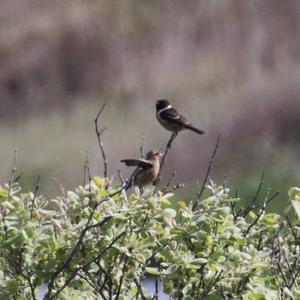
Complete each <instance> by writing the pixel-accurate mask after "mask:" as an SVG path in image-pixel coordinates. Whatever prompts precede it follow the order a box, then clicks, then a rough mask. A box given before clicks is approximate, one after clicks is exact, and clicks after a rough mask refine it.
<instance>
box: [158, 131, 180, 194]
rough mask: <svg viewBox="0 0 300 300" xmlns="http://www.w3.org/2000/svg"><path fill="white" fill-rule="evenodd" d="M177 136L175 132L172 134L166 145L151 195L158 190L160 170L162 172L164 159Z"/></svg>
mask: <svg viewBox="0 0 300 300" xmlns="http://www.w3.org/2000/svg"><path fill="white" fill-rule="evenodd" d="M176 136H177V132H173V133H172V135H171V137H170V139H169V141H168V143H167V146H166V149H165V153H164V155H163V157H162V159H161V162H160V168H159V172H158V175H157V178H156V180H155V182H154V185H155V188H154V191H153V195H155V194H156V191H157V188H158V185H159V182H160V173H161V170H162V167H163V165H164V162H165V159H166V156H167V154H168V153H169V151H170V149H171V146H172V143H173V141H174V140H175V138H176Z"/></svg>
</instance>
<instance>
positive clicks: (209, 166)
mask: <svg viewBox="0 0 300 300" xmlns="http://www.w3.org/2000/svg"><path fill="white" fill-rule="evenodd" d="M220 140H221V134H219V135H218V138H217V142H216V145H215V148H214V151H213V153H212V155H211V158H210V161H209V165H208V168H207V171H206V175H205V177H204V180H203V183H202V187H201V190H200V191H199V192H198V193H197V196H198V200H199V199H200V198H201V196H202V194H203V192H204V189H205V185H206V182H207V179H208V177H209V174H210V171H211V168H212V165H213V163H214V161H215V156H216V154H217V151H218V148H219V145H220ZM197 205H198V201H197V200H195V202H194V204H193V207H192V210H195V209H196V208H197Z"/></svg>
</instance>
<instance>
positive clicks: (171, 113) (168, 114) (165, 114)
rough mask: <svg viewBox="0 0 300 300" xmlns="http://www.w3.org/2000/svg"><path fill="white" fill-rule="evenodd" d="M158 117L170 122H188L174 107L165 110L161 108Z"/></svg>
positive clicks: (180, 123)
mask: <svg viewBox="0 0 300 300" xmlns="http://www.w3.org/2000/svg"><path fill="white" fill-rule="evenodd" d="M160 117H161V118H163V119H165V120H166V121H169V122H171V123H177V124H179V125H182V124H188V123H189V122H188V121H187V119H186V118H185V117H184V116H183V115H181V114H180V113H179V112H178V111H177V110H176V109H175V108H173V107H172V108H169V109H166V110H163V111H162V112H161V113H160Z"/></svg>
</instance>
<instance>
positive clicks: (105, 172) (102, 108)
mask: <svg viewBox="0 0 300 300" xmlns="http://www.w3.org/2000/svg"><path fill="white" fill-rule="evenodd" d="M104 107H105V104H103V105H102V107H101V108H100V110H99V112H98V114H97V116H96V118H95V120H94V122H95V131H96V135H97V139H98V144H99V148H100V151H101V155H102V159H103V165H104V170H103V176H104V177H105V178H107V159H106V154H105V151H104V148H103V142H102V137H101V136H102V134H103V132H104V131H105V129H106V127H104V128H102V129H101V130H99V127H98V120H99V118H100V115H101V113H102V111H103V110H104Z"/></svg>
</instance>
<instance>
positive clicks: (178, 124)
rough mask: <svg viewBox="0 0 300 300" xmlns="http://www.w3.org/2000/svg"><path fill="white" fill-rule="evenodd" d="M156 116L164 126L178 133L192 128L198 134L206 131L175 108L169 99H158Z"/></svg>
mask: <svg viewBox="0 0 300 300" xmlns="http://www.w3.org/2000/svg"><path fill="white" fill-rule="evenodd" d="M156 118H157V120H158V121H159V123H160V124H161V125H162V126H163V127H165V128H166V129H167V130H169V131H172V132H174V133H176V134H177V133H178V132H179V131H181V130H183V129H190V130H192V131H194V132H196V133H198V134H203V133H204V131H202V130H200V129H198V128H196V127H194V126H193V125H192V124H191V123H190V122H189V121H188V120H187V119H186V118H185V117H184V116H183V115H181V114H180V113H179V112H178V111H177V110H176V109H175V108H173V107H172V105H171V104H170V102H169V101H168V100H157V101H156Z"/></svg>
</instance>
